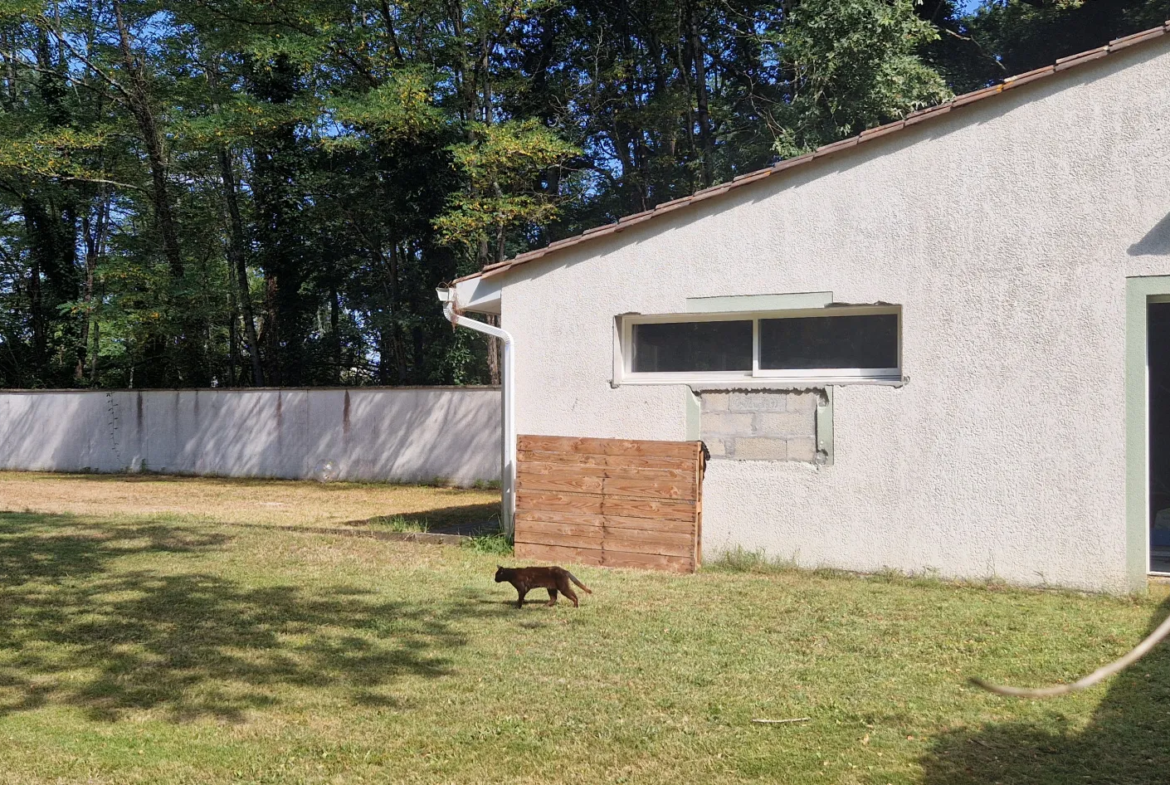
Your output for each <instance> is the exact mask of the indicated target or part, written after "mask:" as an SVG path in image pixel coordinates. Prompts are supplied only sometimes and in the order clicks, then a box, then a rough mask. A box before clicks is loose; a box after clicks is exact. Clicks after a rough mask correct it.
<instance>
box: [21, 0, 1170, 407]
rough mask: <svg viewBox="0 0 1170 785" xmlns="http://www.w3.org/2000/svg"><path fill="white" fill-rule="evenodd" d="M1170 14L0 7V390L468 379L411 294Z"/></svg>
mask: <svg viewBox="0 0 1170 785" xmlns="http://www.w3.org/2000/svg"><path fill="white" fill-rule="evenodd" d="M1168 16H1170V0H1116V2H1105V0H1084V1H1083V2H1078V1H1077V0H1031V2H1024V1H1023V0H996V1H995V2H988V3H985V4H984V5H982V6H980V7H978V8H976V9H975V10H974V11H971V12H965V11H963V10H962V9H961V8H960V7H959V6H957V5H956V4H955V3H953V2H950V1H949V0H921V1H919V0H771V1H770V2H765V1H764V0H720V1H719V2H715V1H714V0H417V1H414V0H412V2H410V3H402V2H389V0H347V1H346V2H341V1H340V0H286V1H284V2H280V3H271V2H267V1H266V0H191V2H185V3H166V2H161V0H0V386H5V387H69V386H134V387H149V386H205V385H220V386H242V385H262V384H270V385H319V384H436V383H443V384H449V383H474V382H481V381H487V380H489V379H491V378H492V364H491V363H490V362H489V354H488V353H487V352H486V351H485V346H484V344H483V343H482V342H481V340H480V339H479V338H478V337H476V336H475V335H473V334H470V333H468V332H466V331H454V330H452V329H451V327H450V325H449V324H447V323H446V322H445V321H444V320H443V319H442V316H441V314H440V312H439V309H438V307H437V304H436V301H435V298H434V289H435V287H436V286H437V285H439V284H441V283H443V282H444V281H449V280H451V279H453V278H455V277H457V276H459V275H461V274H466V273H469V272H472V271H474V270H477V269H479V268H480V267H482V266H483V265H486V264H490V263H492V262H494V261H498V260H500V259H502V258H505V257H507V256H510V255H512V254H514V253H517V252H520V251H523V250H525V249H527V248H530V247H533V246H534V245H539V244H544V243H546V242H549V241H551V240H555V239H558V238H560V237H563V236H566V235H568V234H570V233H575V232H579V231H581V230H582V229H584V228H587V227H589V226H593V225H596V224H599V223H604V222H607V221H610V220H613V219H614V218H616V217H618V216H620V215H624V214H628V213H633V212H639V211H641V210H645V209H648V208H650V207H653V206H654V205H655V204H658V203H660V202H663V201H667V200H670V199H674V198H677V197H679V196H683V195H685V194H688V193H690V192H693V191H694V190H697V189H699V188H703V187H705V186H708V185H711V184H713V183H716V182H721V181H724V180H727V179H730V178H732V177H734V176H736V175H738V174H741V173H743V172H745V171H750V170H752V169H756V168H759V167H761V166H765V165H767V164H769V163H771V162H774V161H775V160H777V159H778V158H781V157H787V156H791V155H794V154H798V153H800V152H802V151H805V150H808V149H810V148H812V147H815V146H817V145H820V144H824V143H827V142H831V141H834V140H835V139H838V138H841V137H842V136H844V135H848V134H854V133H857V132H858V131H860V130H863V129H864V128H866V127H869V126H872V125H875V124H878V123H882V122H886V121H889V120H891V119H894V118H897V117H900V116H903V115H904V114H906V113H907V112H909V111H911V110H913V109H915V108H918V107H921V106H924V105H928V104H931V103H934V102H937V101H939V100H942V99H944V98H945V97H946V96H947V95H948V94H949V93H950V92H952V91H954V92H958V91H964V90H968V89H973V88H977V87H979V86H982V85H984V84H987V83H989V82H991V81H994V80H997V79H1001V78H1003V77H1004V76H1007V75H1009V74H1010V73H1013V72H1019V71H1024V70H1028V69H1030V68H1033V67H1036V66H1039V65H1042V64H1046V63H1049V62H1051V61H1053V60H1054V59H1056V58H1057V57H1060V56H1063V55H1065V54H1069V53H1071V52H1073V51H1079V50H1082V49H1087V48H1090V47H1092V46H1097V45H1100V44H1101V43H1102V42H1103V41H1105V40H1107V39H1108V38H1110V37H1116V36H1119V35H1124V34H1126V33H1129V32H1134V31H1136V30H1139V29H1142V28H1144V27H1147V26H1150V25H1152V24H1155V23H1157V22H1159V21H1161V20H1162V19H1165V18H1166V17H1168Z"/></svg>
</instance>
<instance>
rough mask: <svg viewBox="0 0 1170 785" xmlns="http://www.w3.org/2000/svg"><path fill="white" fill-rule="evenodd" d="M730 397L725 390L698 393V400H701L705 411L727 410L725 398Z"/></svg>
mask: <svg viewBox="0 0 1170 785" xmlns="http://www.w3.org/2000/svg"><path fill="white" fill-rule="evenodd" d="M729 397H730V395H729V394H728V393H725V392H705V393H702V394H701V395H700V400H701V401H702V402H703V411H705V412H725V411H727V399H728V398H729Z"/></svg>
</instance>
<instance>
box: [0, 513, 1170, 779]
mask: <svg viewBox="0 0 1170 785" xmlns="http://www.w3.org/2000/svg"><path fill="white" fill-rule="evenodd" d="M443 503H447V502H443ZM493 547H494V546H493ZM500 561H502V562H503V563H513V560H512V559H511V557H509V556H506V555H505V556H503V557H501V556H500V555H499V554H498V553H497V552H492V551H491V547H486V546H485V547H483V548H477V547H475V546H469V547H464V548H458V547H443V546H431V545H417V544H412V543H403V542H390V541H382V540H374V539H359V538H353V537H345V536H337V535H330V534H320V533H315V532H309V531H284V530H276V529H265V528H249V527H241V526H238V525H231V524H228V523H224V524H219V523H215V522H206V521H192V520H189V519H187V518H184V517H181V516H167V515H161V516H159V515H155V516H142V515H134V514H129V513H127V514H122V515H109V516H100V517H97V516H85V515H76V514H64V513H57V514H48V513H40V512H33V513H3V514H0V640H2V646H0V783H43V782H86V783H145V782H150V783H156V782H157V783H228V782H232V783H236V782H270V783H299V782H313V783H332V782H345V783H352V782H395V783H397V782H404V783H413V782H428V783H431V782H433V783H493V782H508V783H552V782H565V783H574V784H575V785H583V784H584V783H603V782H606V783H608V782H630V783H692V782H696V783H697V782H702V783H738V782H767V783H817V782H827V783H867V784H869V783H874V784H878V785H880V784H881V783H927V784H929V785H952V784H956V783H957V784H958V785H968V784H969V785H975V783H992V782H1004V783H1051V784H1052V785H1057V784H1058V783H1060V784H1063V783H1075V782H1091V783H1099V782H1109V783H1158V782H1165V781H1167V777H1168V775H1167V772H1170V744H1168V743H1167V742H1166V739H1167V738H1170V733H1168V732H1170V656H1168V655H1167V653H1166V651H1165V650H1164V649H1161V650H1158V651H1156V652H1155V653H1154V654H1152V655H1151V656H1150V657H1149V658H1147V660H1145V661H1143V662H1142V663H1140V664H1139V665H1138V666H1137V667H1136V668H1134V669H1132V670H1131V671H1129V672H1128V673H1126V674H1124V675H1122V676H1121V677H1119V678H1117V679H1115V680H1114V681H1112V682H1111V683H1109V684H1107V685H1104V686H1102V687H1100V688H1098V689H1094V690H1092V691H1090V692H1087V693H1082V694H1078V695H1075V696H1072V697H1071V698H1068V699H1064V700H1060V701H1049V702H1031V701H1014V700H1006V699H1002V698H997V697H994V696H991V695H987V694H985V693H982V692H980V691H978V690H976V689H975V688H973V687H971V686H969V685H968V683H967V678H968V677H970V676H972V675H979V676H984V677H987V678H989V679H992V680H1000V681H1008V682H1013V683H1021V684H1040V683H1047V682H1049V681H1051V680H1054V679H1069V678H1071V677H1074V676H1079V675H1081V674H1082V673H1084V672H1086V671H1088V670H1089V669H1091V668H1093V667H1095V666H1097V665H1099V664H1101V663H1103V662H1105V661H1106V660H1109V659H1111V658H1113V657H1115V656H1117V655H1119V654H1120V653H1122V652H1123V651H1125V650H1127V649H1128V648H1129V647H1130V646H1131V645H1132V644H1133V643H1134V642H1135V641H1136V640H1137V639H1138V638H1139V637H1140V636H1141V635H1143V634H1144V633H1145V632H1146V631H1147V630H1148V629H1149V628H1150V626H1151V625H1152V624H1154V623H1155V622H1156V621H1157V620H1158V619H1160V618H1161V615H1162V613H1163V612H1164V611H1162V610H1161V609H1160V608H1159V606H1158V604H1157V603H1155V602H1153V601H1147V600H1133V599H1111V598H1105V597H1093V596H1081V595H1076V594H1071V593H1057V592H1027V591H1018V590H1012V589H1008V588H1005V587H994V586H993V587H970V586H957V585H951V584H947V583H943V582H939V581H929V580H910V579H903V578H898V577H897V576H892V575H888V576H881V577H875V578H861V577H851V576H844V575H839V574H831V573H825V574H816V573H807V572H800V571H797V570H793V569H791V568H781V569H761V568H760V567H759V565H756V566H755V567H752V566H751V565H748V566H747V568H744V566H743V565H738V566H736V565H734V564H733V565H727V566H721V567H717V568H713V569H708V570H704V571H703V572H701V573H700V574H698V575H694V576H673V575H665V574H656V573H642V572H632V571H616V570H615V571H605V570H600V569H591V568H587V567H574V572H575V573H576V574H577V575H578V576H579V577H580V578H581V579H582V580H583V581H584V582H585V583H587V584H588V585H589V586H590V587H591V588H592V589H593V592H594V593H593V594H592V595H584V596H583V599H582V603H581V607H580V609H576V610H574V609H573V608H572V606H571V604H566V603H564V602H562V603H561V604H560V605H559V606H558V607H556V608H547V607H543V606H541V605H535V604H534V605H532V606H529V607H526V608H525V609H524V610H522V611H517V610H516V609H515V608H514V607H513V606H512V605H511V603H512V601H513V600H514V598H515V593H514V591H513V590H512V589H511V587H509V586H507V585H506V584H503V585H498V584H495V583H493V582H492V580H491V579H492V573H493V571H494V568H495V564H496V563H497V562H500ZM537 594H540V592H537ZM757 717H758V718H770V719H783V718H790V717H810V718H811V719H810V721H808V722H805V723H798V724H791V725H772V726H769V725H757V724H753V723H752V722H751V720H752V719H753V718H757Z"/></svg>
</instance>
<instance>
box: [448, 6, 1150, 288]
mask: <svg viewBox="0 0 1170 785" xmlns="http://www.w3.org/2000/svg"><path fill="white" fill-rule="evenodd" d="M1167 33H1170V21H1167V22H1166V23H1165V24H1163V25H1162V26H1161V27H1154V28H1151V29H1149V30H1143V31H1142V32H1140V33H1134V34H1133V35H1128V36H1125V37H1124V38H1118V39H1116V40H1113V41H1110V42H1109V43H1108V44H1106V45H1105V46H1100V47H1097V48H1096V49H1090V50H1089V51H1087V52H1081V53H1079V54H1075V55H1070V56H1069V57H1062V58H1060V59H1059V60H1057V61H1056V63H1055V64H1054V65H1049V66H1045V67H1044V68H1037V69H1036V70H1035V71H1028V72H1027V73H1023V74H1018V75H1016V76H1009V77H1008V78H1007V79H1004V80H1003V81H1002V82H1000V83H998V84H995V85H992V86H991V87H986V88H983V89H982V90H976V91H974V92H971V93H964V94H963V95H957V96H955V97H954V98H952V99H950V100H949V101H946V102H944V103H941V104H938V105H937V106H931V107H928V108H926V109H920V110H918V111H916V112H911V113H910V114H908V115H906V117H905V118H904V119H902V120H898V121H896V122H893V123H888V124H886V125H882V126H878V127H876V128H869V129H866V130H865V131H862V132H861V133H860V134H858V135H857V136H853V137H850V138H848V139H842V140H841V141H839V142H833V143H832V144H827V145H825V146H823V147H819V148H817V149H816V150H813V151H812V152H811V153H805V154H804V155H801V156H798V157H796V158H788V159H786V160H783V161H780V162H779V163H777V164H774V165H773V166H770V167H768V168H766V169H760V170H758V171H755V172H748V173H747V174H741V175H739V176H738V177H736V178H735V179H734V180H731V181H730V182H726V183H720V184H719V185H713V186H711V187H710V188H704V189H703V190H702V191H697V192H695V193H693V194H691V195H690V196H684V197H682V198H681V199H675V200H673V201H670V202H663V203H662V204H660V205H658V206H657V207H654V208H653V209H651V210H645V211H643V212H640V213H634V214H633V215H627V216H624V217H622V218H619V219H618V220H617V222H616V223H611V224H604V225H602V226H595V227H593V228H592V229H586V230H585V231H584V232H582V233H581V234H577V235H573V236H572V237H566V238H564V239H562V240H557V241H556V242H554V243H550V244H549V245H547V246H545V247H544V248H537V249H535V250H532V251H528V252H526V253H522V254H518V255H517V256H514V257H512V258H511V259H507V260H505V261H502V262H497V263H495V264H489V265H487V266H486V267H484V268H483V270H481V271H480V272H478V273H474V274H472V275H466V276H464V277H462V278H459V279H457V280H456V281H454V282H453V283H458V282H459V281H466V280H470V279H472V278H481V277H482V278H488V277H491V276H494V275H499V274H501V273H505V272H507V271H508V270H511V269H512V268H513V267H516V266H518V265H522V264H526V263H528V262H532V261H535V260H537V259H540V258H543V257H544V256H547V255H548V254H550V253H552V252H553V251H559V250H560V249H562V248H568V247H569V246H572V245H578V244H580V243H584V242H588V241H590V240H593V239H595V238H598V237H604V236H606V235H609V234H616V233H618V232H622V231H625V230H626V229H628V228H629V227H631V226H634V225H635V224H640V223H642V222H644V221H648V220H650V219H651V218H657V217H658V216H660V215H665V214H667V213H670V212H673V211H674V210H677V209H679V208H681V207H688V206H690V205H692V204H696V203H698V202H702V201H704V200H706V199H710V198H712V197H715V196H721V195H722V194H725V193H727V192H728V191H731V190H734V189H736V188H739V187H741V186H744V185H747V184H748V183H754V182H756V181H758V180H763V179H764V178H766V177H771V176H772V175H774V174H777V173H779V172H784V171H787V170H789V169H793V168H796V167H798V166H803V165H804V164H807V163H809V162H810V161H814V160H817V159H819V158H824V157H825V156H827V155H832V154H834V153H838V152H841V151H843V150H848V149H850V148H853V147H856V146H857V145H859V144H863V143H865V142H868V141H870V140H872V139H877V138H879V137H883V136H887V135H888V134H892V133H896V132H898V131H901V130H903V129H904V128H909V127H911V126H914V125H917V124H918V123H921V122H923V121H925V120H932V119H934V118H936V117H940V116H942V115H944V114H947V113H948V112H950V111H951V110H952V109H956V108H958V107H962V106H967V105H968V104H973V103H976V102H977V101H982V100H983V99H985V98H990V97H992V96H994V95H999V94H1001V93H1004V92H1007V91H1009V90H1012V89H1014V88H1016V87H1020V86H1022V85H1026V84H1030V83H1032V82H1035V81H1036V80H1038V79H1044V78H1045V77H1049V76H1052V75H1054V74H1058V73H1063V72H1064V71H1067V70H1069V69H1071V68H1075V67H1076V66H1079V65H1083V64H1085V63H1090V62H1093V61H1094V60H1099V59H1101V58H1102V57H1106V56H1108V55H1110V54H1112V53H1114V52H1119V51H1121V50H1123V49H1128V48H1129V47H1131V46H1134V45H1135V44H1140V43H1144V42H1146V41H1150V40H1153V39H1155V38H1161V37H1162V36H1164V35H1166V34H1167Z"/></svg>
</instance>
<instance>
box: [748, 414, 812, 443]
mask: <svg viewBox="0 0 1170 785" xmlns="http://www.w3.org/2000/svg"><path fill="white" fill-rule="evenodd" d="M756 434H757V435H759V436H770V437H784V436H816V434H817V423H816V415H815V414H814V413H813V412H761V413H759V414H757V415H756Z"/></svg>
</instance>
